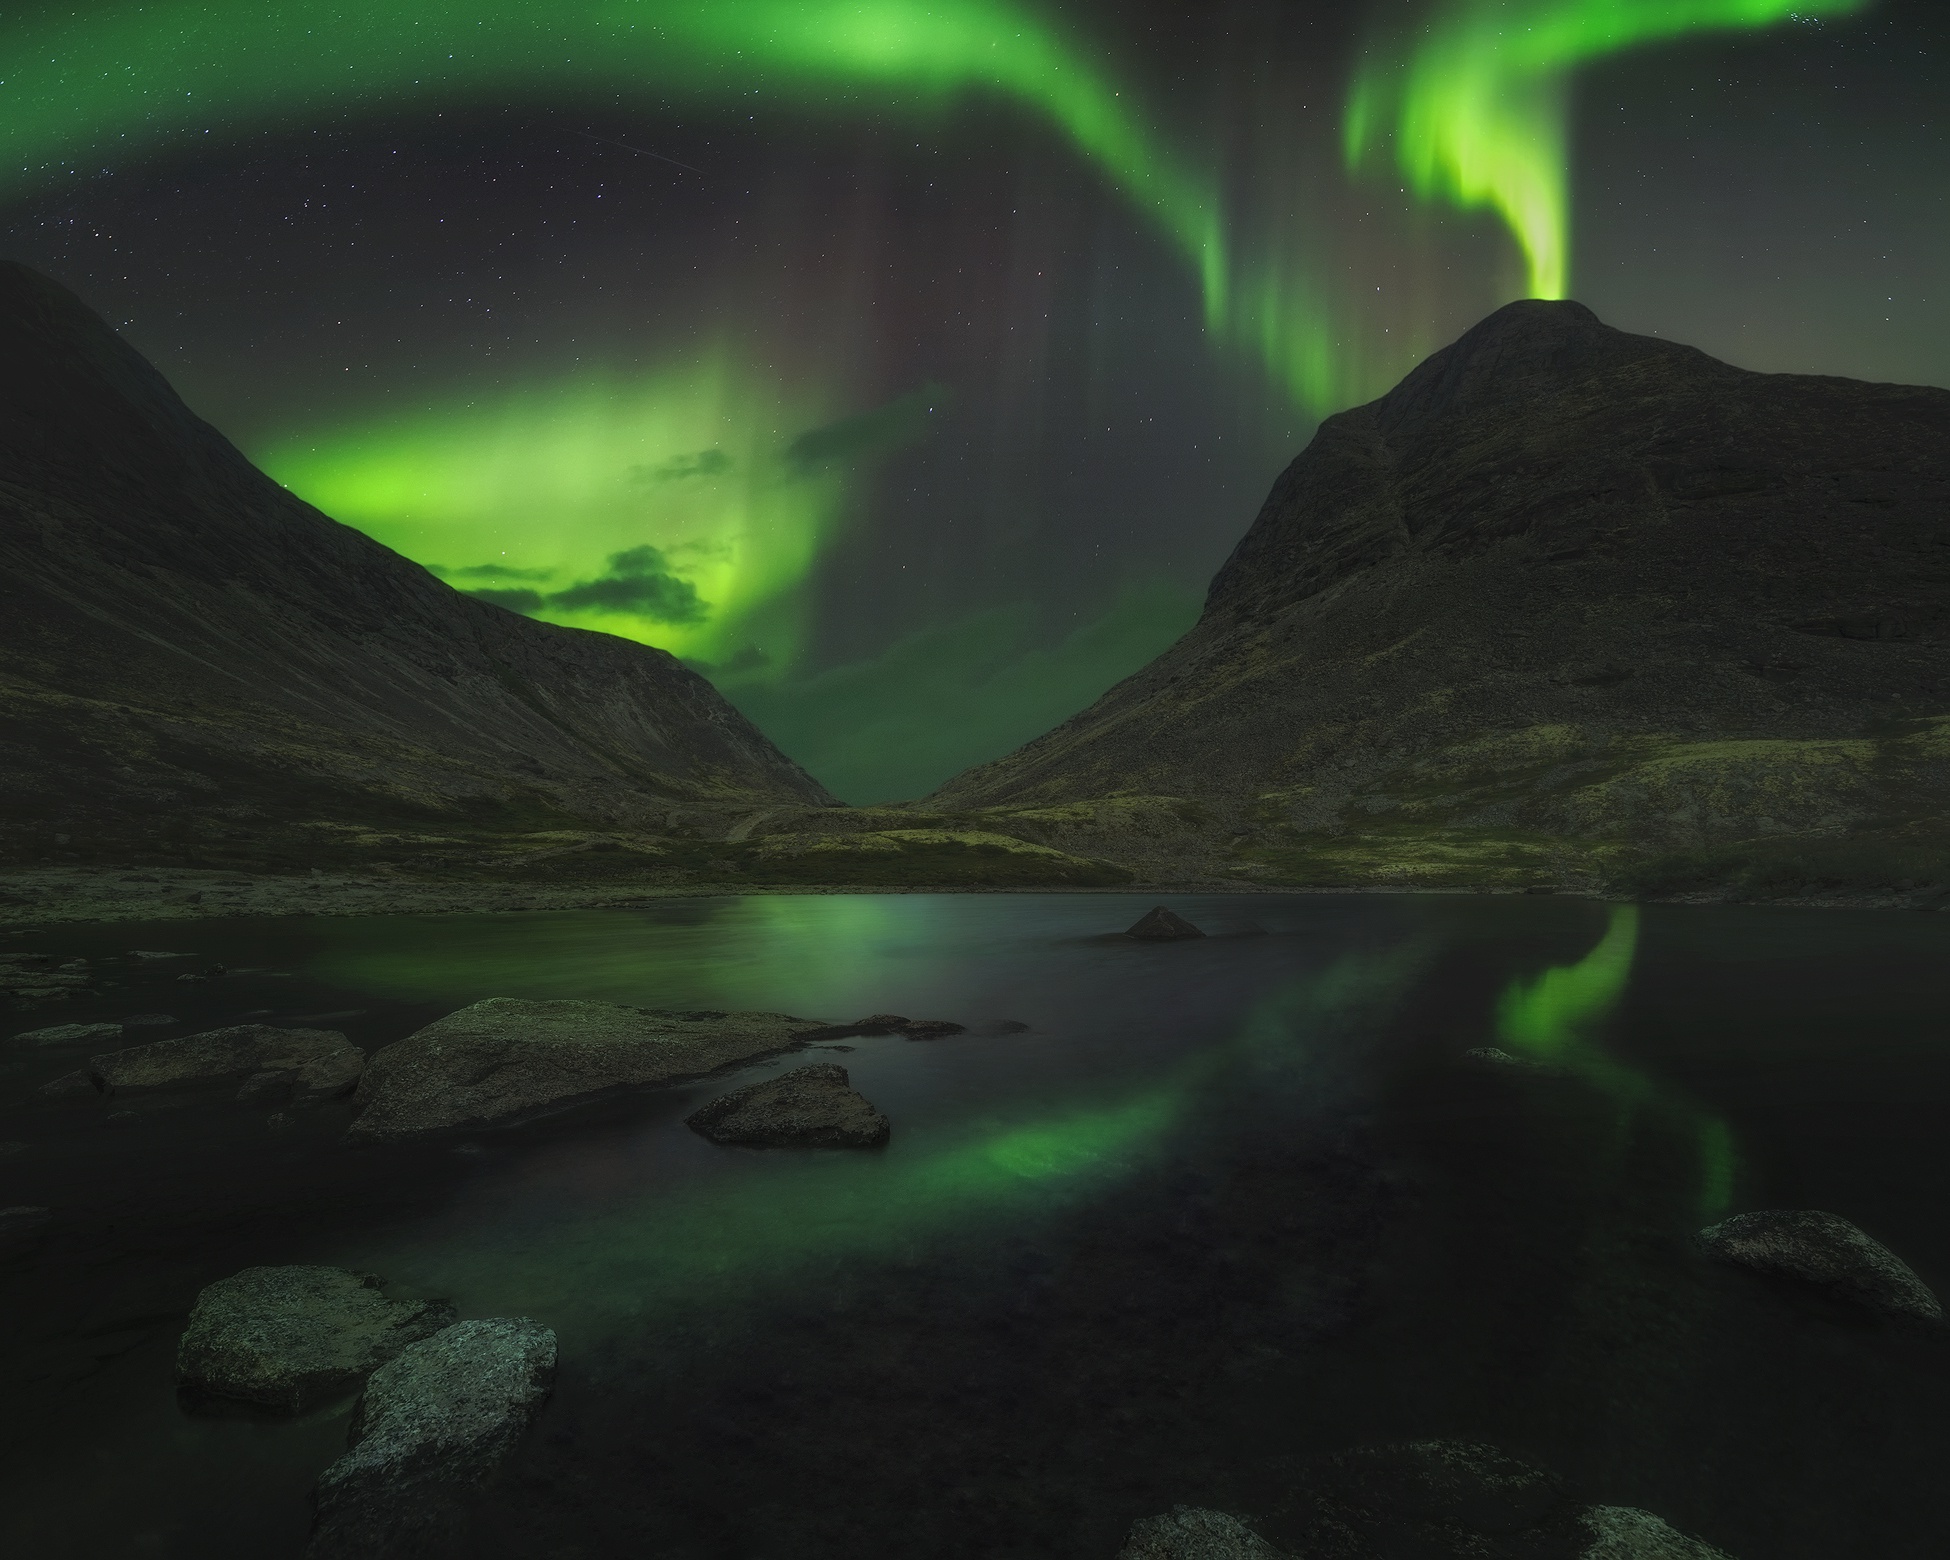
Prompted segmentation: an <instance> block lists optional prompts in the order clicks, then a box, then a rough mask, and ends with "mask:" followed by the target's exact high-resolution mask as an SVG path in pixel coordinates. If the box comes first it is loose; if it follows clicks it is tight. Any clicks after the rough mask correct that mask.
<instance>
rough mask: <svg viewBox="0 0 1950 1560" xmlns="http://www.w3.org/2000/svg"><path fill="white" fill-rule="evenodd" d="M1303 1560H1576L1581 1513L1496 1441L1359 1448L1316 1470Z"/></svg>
mask: <svg viewBox="0 0 1950 1560" xmlns="http://www.w3.org/2000/svg"><path fill="white" fill-rule="evenodd" d="M1312 1486H1313V1496H1314V1500H1313V1505H1314V1511H1315V1521H1314V1523H1313V1527H1312V1530H1311V1531H1310V1533H1309V1534H1308V1542H1307V1543H1306V1544H1305V1545H1304V1546H1303V1547H1302V1551H1301V1552H1302V1553H1303V1554H1305V1555H1306V1556H1307V1560H1372V1557H1374V1556H1385V1555H1395V1554H1415V1555H1420V1554H1428V1555H1450V1554H1454V1555H1480V1556H1484V1557H1486V1560H1487V1557H1498V1560H1503V1557H1508V1560H1519V1557H1521V1560H1533V1557H1534V1560H1574V1557H1577V1556H1580V1555H1582V1554H1583V1553H1584V1551H1585V1550H1586V1549H1587V1548H1588V1547H1589V1545H1590V1534H1589V1532H1588V1531H1587V1530H1586V1528H1585V1527H1584V1526H1583V1524H1582V1522H1581V1520H1580V1519H1581V1516H1582V1509H1581V1508H1580V1507H1579V1506H1578V1505H1577V1504H1576V1503H1575V1502H1574V1501H1572V1500H1571V1499H1570V1498H1569V1497H1568V1496H1567V1495H1566V1493H1565V1491H1564V1488H1563V1486H1562V1485H1561V1484H1560V1483H1559V1481H1558V1480H1557V1479H1556V1478H1555V1477H1554V1476H1553V1475H1551V1474H1549V1473H1546V1472H1545V1471H1544V1470H1542V1469H1541V1468H1533V1467H1531V1466H1530V1465H1529V1464H1528V1463H1524V1462H1519V1461H1518V1460H1517V1459H1516V1458H1514V1457H1511V1456H1508V1455H1507V1454H1506V1453H1504V1452H1501V1451H1499V1450H1498V1449H1497V1448H1496V1447H1493V1446H1478V1445H1472V1444H1470V1443H1467V1442H1460V1441H1416V1442H1410V1443H1407V1444H1403V1445H1395V1446H1377V1447H1364V1448H1361V1449H1359V1450H1357V1451H1352V1452H1347V1453H1344V1454H1342V1455H1341V1456H1338V1457H1331V1458H1329V1459H1327V1461H1326V1462H1325V1463H1324V1464H1322V1465H1321V1467H1320V1468H1319V1469H1318V1470H1317V1472H1316V1475H1315V1477H1314V1479H1313V1480H1312Z"/></svg>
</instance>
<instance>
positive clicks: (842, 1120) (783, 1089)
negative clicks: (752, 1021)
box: [686, 1062, 888, 1148]
mask: <svg viewBox="0 0 1950 1560" xmlns="http://www.w3.org/2000/svg"><path fill="white" fill-rule="evenodd" d="M686 1120H687V1121H688V1123H689V1125H690V1128H691V1130H692V1131H693V1132H699V1133H702V1134H703V1135H704V1136H705V1137H708V1138H709V1139H710V1140H711V1141H712V1142H714V1143H749V1144H756V1145H762V1146H765V1147H772V1148H877V1147H879V1146H880V1145H881V1144H882V1143H885V1142H886V1141H887V1136H888V1126H887V1118H886V1117H885V1116H883V1115H881V1114H880V1112H879V1111H877V1110H875V1109H874V1108H873V1106H872V1105H871V1104H869V1103H868V1102H867V1101H866V1099H864V1098H863V1097H862V1096H861V1095H860V1094H858V1093H856V1092H855V1091H854V1090H853V1088H852V1087H851V1086H850V1085H849V1083H848V1080H847V1074H846V1069H845V1068H844V1067H840V1066H836V1065H835V1064H833V1063H831V1062H820V1063H817V1064H815V1065H814V1066H811V1067H799V1068H795V1069H794V1070H793V1071H791V1072H789V1073H784V1074H781V1075H780V1076H779V1077H777V1078H768V1079H766V1080H765V1082H763V1083H755V1084H752V1085H751V1086H750V1087H749V1088H744V1089H735V1090H733V1091H732V1092H731V1093H730V1094H725V1095H720V1096H719V1097H718V1098H717V1099H715V1100H712V1101H711V1102H710V1103H709V1104H708V1105H705V1106H703V1107H701V1108H700V1109H698V1110H695V1111H693V1112H692V1113H691V1114H690V1116H689V1117H687V1118H686Z"/></svg>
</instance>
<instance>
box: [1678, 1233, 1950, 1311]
mask: <svg viewBox="0 0 1950 1560" xmlns="http://www.w3.org/2000/svg"><path fill="white" fill-rule="evenodd" d="M1699 1238H1700V1244H1701V1246H1702V1247H1704V1248H1705V1250H1706V1252H1707V1254H1708V1255H1709V1256H1713V1257H1717V1258H1719V1259H1720V1260H1721V1261H1723V1262H1737V1263H1739V1264H1740V1265H1741V1266H1742V1267H1749V1268H1753V1269H1755V1270H1756V1271H1758V1272H1762V1273H1768V1274H1772V1275H1774V1276H1775V1277H1778V1278H1790V1279H1795V1280H1798V1281H1799V1282H1801V1283H1805V1284H1812V1285H1815V1286H1816V1287H1818V1288H1821V1289H1826V1290H1828V1291H1829V1292H1831V1293H1833V1294H1837V1295H1841V1296H1843V1297H1844V1298H1846V1299H1850V1300H1854V1301H1856V1302H1857V1303H1859V1304H1861V1305H1864V1306H1867V1307H1868V1308H1869V1309H1870V1310H1872V1311H1878V1312H1880V1313H1882V1314H1883V1315H1885V1316H1890V1317H1897V1318H1902V1319H1906V1320H1910V1321H1920V1322H1941V1321H1942V1320H1943V1307H1942V1306H1941V1305H1940V1304H1939V1303H1938V1301H1937V1297H1936V1295H1935V1294H1934V1293H1932V1292H1931V1290H1930V1286H1929V1285H1927V1284H1925V1283H1924V1282H1923V1280H1922V1279H1920V1278H1918V1277H1917V1276H1916V1275H1915V1273H1913V1272H1911V1271H1910V1268H1909V1265H1908V1264H1907V1263H1905V1262H1904V1261H1903V1260H1902V1259H1901V1258H1900V1257H1898V1256H1897V1255H1896V1254H1895V1253H1894V1252H1892V1251H1890V1250H1889V1248H1888V1247H1886V1246H1884V1245H1882V1244H1881V1243H1880V1242H1879V1241H1876V1240H1872V1239H1871V1238H1870V1237H1869V1236H1867V1235H1865V1234H1863V1233H1862V1231H1861V1230H1859V1229H1857V1228H1856V1227H1855V1226H1854V1225H1853V1224H1851V1223H1849V1221H1848V1220H1847V1219H1844V1218H1842V1217H1841V1216H1840V1215H1838V1214H1833V1213H1822V1212H1819V1211H1818V1210H1814V1209H1770V1210H1767V1211H1765V1212H1760V1213H1740V1214H1735V1215H1734V1216H1733V1217H1732V1218H1731V1219H1726V1220H1723V1221H1722V1222H1721V1223H1719V1224H1715V1225H1713V1226H1711V1227H1710V1228H1708V1229H1704V1230H1701V1231H1700V1236H1699Z"/></svg>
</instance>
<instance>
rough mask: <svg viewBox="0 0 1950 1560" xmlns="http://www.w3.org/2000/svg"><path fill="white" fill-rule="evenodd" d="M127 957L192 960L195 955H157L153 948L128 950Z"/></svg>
mask: <svg viewBox="0 0 1950 1560" xmlns="http://www.w3.org/2000/svg"><path fill="white" fill-rule="evenodd" d="M129 957H130V958H131V959H194V958H195V957H196V955H195V954H193V953H159V952H158V951H156V950H155V949H153V948H131V949H130V950H129Z"/></svg>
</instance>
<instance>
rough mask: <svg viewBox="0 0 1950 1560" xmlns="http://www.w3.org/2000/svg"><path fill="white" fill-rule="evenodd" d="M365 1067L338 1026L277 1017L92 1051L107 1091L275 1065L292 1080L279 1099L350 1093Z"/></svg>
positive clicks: (179, 1083)
mask: <svg viewBox="0 0 1950 1560" xmlns="http://www.w3.org/2000/svg"><path fill="white" fill-rule="evenodd" d="M364 1067H365V1056H364V1053H362V1052H361V1051H360V1050H359V1049H358V1048H357V1047H356V1046H354V1045H353V1044H352V1043H351V1042H350V1041H348V1040H347V1039H346V1038H345V1036H344V1035H342V1034H340V1033H339V1032H338V1031H337V1030H335V1029H274V1028H272V1027H271V1026H270V1025H269V1024H235V1025H232V1026H231V1027H230V1028H228V1029H212V1030H209V1031H207V1032H206V1033H204V1034H200V1035H179V1036H176V1037H175V1038H173V1039H169V1040H151V1041H150V1042H149V1043H148V1044H147V1045H137V1046H130V1047H129V1048H128V1049H127V1050H122V1051H110V1052H107V1053H105V1054H104V1055H101V1056H93V1057H90V1058H89V1059H88V1072H89V1075H90V1076H91V1077H92V1078H93V1079H94V1080H95V1084H96V1086H97V1087H98V1088H99V1089H101V1091H102V1092H103V1093H105V1094H142V1093H148V1092H150V1091H153V1090H158V1089H173V1088H194V1087H203V1086H209V1085H213V1084H224V1083H232V1084H246V1083H249V1082H250V1081H252V1080H254V1079H255V1078H257V1077H258V1076H259V1075H262V1074H265V1073H270V1074H274V1075H277V1076H280V1077H282V1078H284V1079H285V1080H286V1085H287V1086H286V1088H285V1092H284V1095H283V1098H282V1099H280V1100H277V1101H275V1102H274V1103H282V1102H283V1099H297V1100H299V1101H317V1100H324V1099H331V1098H334V1097H336V1096H338V1095H342V1094H347V1093H350V1092H351V1090H352V1088H353V1087H354V1085H356V1084H357V1083H358V1081H359V1074H360V1072H361V1071H362V1070H363V1069H364ZM247 1092H248V1091H247Z"/></svg>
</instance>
